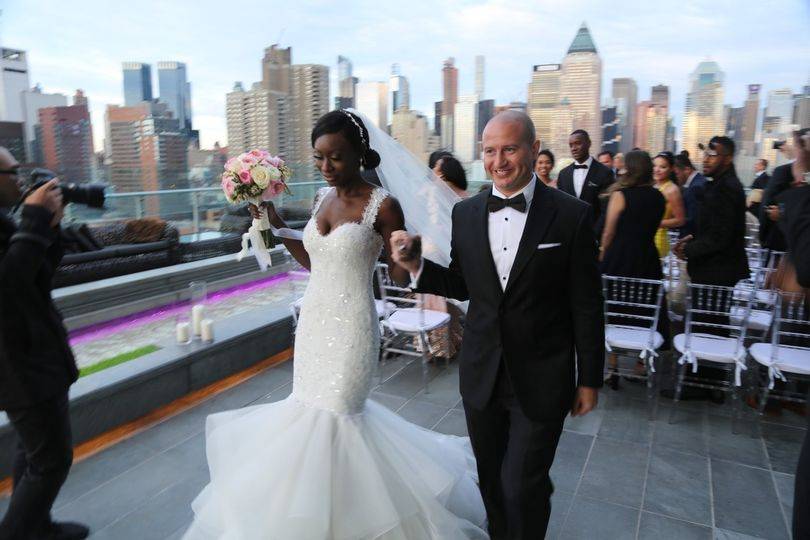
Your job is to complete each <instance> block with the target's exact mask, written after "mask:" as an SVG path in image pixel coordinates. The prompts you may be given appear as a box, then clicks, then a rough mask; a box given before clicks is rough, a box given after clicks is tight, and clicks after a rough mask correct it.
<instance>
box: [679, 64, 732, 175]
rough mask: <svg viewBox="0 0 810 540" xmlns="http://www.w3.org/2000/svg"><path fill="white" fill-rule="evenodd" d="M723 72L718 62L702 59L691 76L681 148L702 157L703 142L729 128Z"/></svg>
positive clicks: (699, 158) (694, 155)
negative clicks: (700, 144)
mask: <svg viewBox="0 0 810 540" xmlns="http://www.w3.org/2000/svg"><path fill="white" fill-rule="evenodd" d="M723 79H724V75H723V72H722V71H720V66H719V65H717V62H713V61H710V60H707V61H704V62H701V63H700V64H698V66H697V67H696V68H695V71H693V72H692V74H691V75H690V76H689V92H687V94H686V111H685V113H684V117H683V128H682V135H681V148H682V149H684V150H688V151H689V155H690V157H692V158H693V160H694V159H697V160H698V161H700V160H701V159H702V156H703V154H702V152H701V151H700V149H699V148H698V144H699V143H703V144H707V143H708V142H709V139H711V138H712V137H713V136H715V135H721V134H723V132H724V131H725V127H726V126H725V123H724V118H723Z"/></svg>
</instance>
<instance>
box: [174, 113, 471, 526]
mask: <svg viewBox="0 0 810 540" xmlns="http://www.w3.org/2000/svg"><path fill="white" fill-rule="evenodd" d="M311 139H312V146H313V157H314V160H315V165H316V166H317V167H318V169H319V170H320V172H321V174H322V175H323V177H324V179H325V180H326V182H327V183H328V184H329V186H328V187H326V188H323V189H322V190H320V191H319V193H318V197H317V198H316V202H315V205H314V208H313V211H312V218H311V219H310V220H309V222H308V223H307V225H306V227H305V228H304V234H303V241H296V240H288V239H284V240H283V241H284V244H285V246H286V247H287V249H288V250H289V251H290V253H291V254H292V255H293V257H295V258H296V260H297V261H298V262H299V263H300V264H301V265H302V266H304V267H305V268H308V269H309V270H310V271H311V274H310V280H309V283H308V285H307V290H306V293H305V294H304V299H303V304H302V307H301V314H300V317H299V322H298V326H297V328H296V341H295V357H294V370H295V371H294V377H293V390H292V394H291V395H290V397H288V398H287V399H285V400H283V401H281V402H277V403H271V404H264V405H257V406H252V407H246V408H243V409H239V410H235V411H228V412H223V413H219V414H214V415H212V416H209V417H208V419H207V423H206V452H207V457H208V466H209V469H210V473H211V482H210V483H209V484H208V485H207V486H206V487H205V488H204V489H203V491H202V492H201V493H200V495H199V496H198V497H197V499H195V501H194V503H193V504H192V507H193V509H194V513H195V518H194V522H193V523H192V525H191V528H190V529H189V530H188V531H187V532H186V535H185V537H184V538H186V539H198V538H199V539H208V538H217V539H224V538H228V539H234V540H235V539H245V540H256V539H273V540H277V539H285V540H331V539H341V540H342V539H346V540H349V539H352V540H354V539H368V540H371V539H381V540H413V539H416V540H421V539H424V540H428V539H431V540H433V539H438V538H442V539H444V538H449V539H458V540H465V539H470V538H474V539H479V538H481V539H483V538H486V533H485V532H484V530H483V529H482V528H481V525H482V524H483V522H484V520H485V512H484V506H483V503H482V501H481V497H480V494H479V491H478V487H477V486H476V482H475V460H474V458H473V455H472V451H471V448H470V446H469V439H466V438H461V437H454V436H448V435H443V434H439V433H435V432H432V431H429V430H425V429H423V428H421V427H418V426H416V425H414V424H410V423H408V422H407V421H405V420H404V419H402V418H401V417H400V416H398V415H396V414H395V413H393V412H391V411H389V410H388V409H386V408H385V407H384V406H382V405H380V404H377V403H375V402H373V401H371V400H369V399H368V395H369V393H370V391H371V387H372V380H373V377H374V372H375V370H376V368H377V364H378V359H379V346H380V333H379V332H380V329H379V322H378V320H377V314H376V310H375V307H374V297H373V293H372V274H373V271H374V266H375V263H376V262H377V259H378V257H379V255H380V252H381V250H382V248H383V246H386V245H389V237H390V235H391V233H392V231H394V230H397V229H401V228H403V227H404V218H403V214H402V211H401V209H400V206H399V203H398V202H397V201H396V200H395V199H393V198H391V197H390V196H388V194H387V192H386V191H385V190H383V189H382V188H378V187H375V186H373V185H371V184H368V183H366V182H365V181H364V180H363V179H362V177H361V175H360V173H361V168H365V169H372V168H375V167H377V166H378V165H379V163H380V157H379V154H377V152H376V151H374V150H373V149H372V148H371V147H370V145H369V134H368V130H366V128H365V125H364V124H363V122H362V120H361V119H360V117H358V116H357V115H355V114H353V113H351V112H349V111H343V110H338V111H332V112H330V113H328V114H326V115H324V116H323V117H321V119H320V120H318V122H317V124H316V125H315V128H314V129H313V131H312V137H311ZM252 211H253V212H254V214H255V213H256V212H257V209H256V208H255V207H254V208H253V209H252ZM267 211H268V213H269V217H270V221H271V222H272V223H273V224H274V226H276V227H279V228H282V227H283V226H284V222H283V220H282V219H281V218H280V217H279V216H278V214H277V213H276V211H275V209H274V208H273V205H272V204H268V205H267ZM387 260H388V262H389V268H390V273H391V276H392V277H393V278H394V279H395V280H397V281H399V282H406V281H408V276H407V275H406V273H405V272H404V271H403V270H401V269H400V268H398V267H397V266H396V265H394V264H393V263H392V262H391V259H390V255H389V256H388V257H387Z"/></svg>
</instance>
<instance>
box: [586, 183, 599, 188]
mask: <svg viewBox="0 0 810 540" xmlns="http://www.w3.org/2000/svg"><path fill="white" fill-rule="evenodd" d="M588 187H599V186H597V185H596V184H594V183H593V182H588Z"/></svg>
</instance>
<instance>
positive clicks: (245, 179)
mask: <svg viewBox="0 0 810 540" xmlns="http://www.w3.org/2000/svg"><path fill="white" fill-rule="evenodd" d="M239 180H240V181H241V182H242V183H243V184H250V183H251V182H252V180H251V178H250V171H249V170H245V169H242V170H241V171H240V172H239Z"/></svg>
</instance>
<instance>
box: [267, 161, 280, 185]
mask: <svg viewBox="0 0 810 540" xmlns="http://www.w3.org/2000/svg"><path fill="white" fill-rule="evenodd" d="M267 173H268V174H269V175H270V180H273V181H277V180H281V171H280V170H278V169H277V168H275V167H273V166H272V165H270V166H269V167H267Z"/></svg>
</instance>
